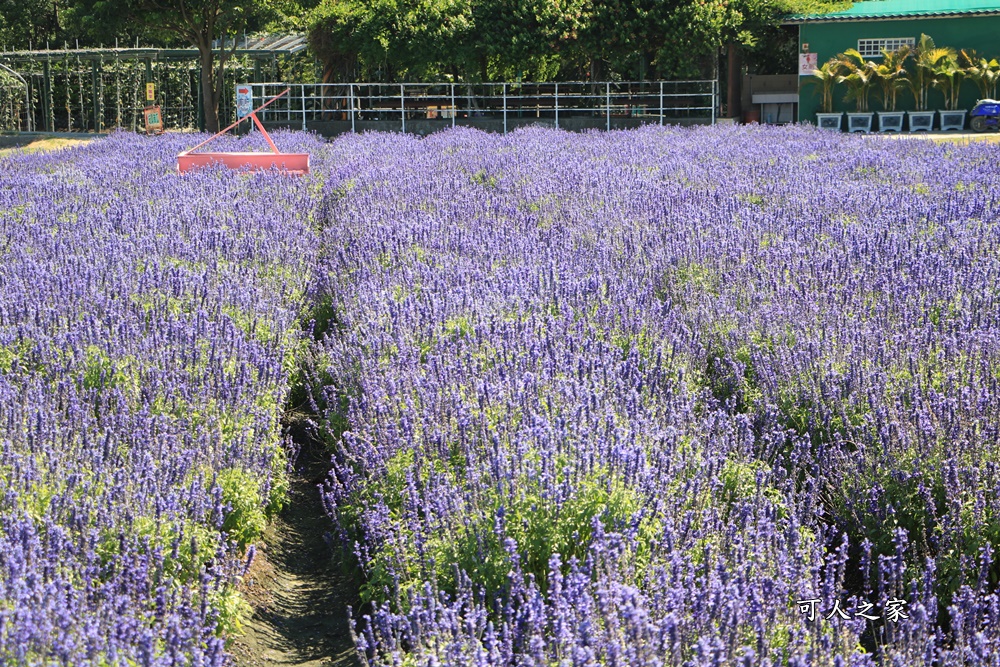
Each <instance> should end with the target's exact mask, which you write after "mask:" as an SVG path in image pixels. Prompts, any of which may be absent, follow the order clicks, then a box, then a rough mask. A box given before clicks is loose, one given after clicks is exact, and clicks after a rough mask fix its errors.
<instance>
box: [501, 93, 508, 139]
mask: <svg viewBox="0 0 1000 667" xmlns="http://www.w3.org/2000/svg"><path fill="white" fill-rule="evenodd" d="M501 85H502V86H503V133H504V134H507V84H506V83H503V84H501Z"/></svg>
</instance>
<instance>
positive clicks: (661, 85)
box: [660, 81, 663, 126]
mask: <svg viewBox="0 0 1000 667" xmlns="http://www.w3.org/2000/svg"><path fill="white" fill-rule="evenodd" d="M660 125H661V126H662V125H663V82H662V81H661V82H660Z"/></svg>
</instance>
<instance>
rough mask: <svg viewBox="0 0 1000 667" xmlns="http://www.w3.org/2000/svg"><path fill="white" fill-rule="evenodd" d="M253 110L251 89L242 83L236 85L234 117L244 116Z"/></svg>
mask: <svg viewBox="0 0 1000 667" xmlns="http://www.w3.org/2000/svg"><path fill="white" fill-rule="evenodd" d="M251 111H253V89H251V88H250V86H248V85H246V84H243V85H239V86H236V117H237V118H246V117H247V116H249V115H250V112H251Z"/></svg>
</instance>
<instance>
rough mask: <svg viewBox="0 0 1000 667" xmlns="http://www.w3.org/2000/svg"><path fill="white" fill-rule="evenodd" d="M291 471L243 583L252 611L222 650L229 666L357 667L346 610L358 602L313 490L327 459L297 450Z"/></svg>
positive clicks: (306, 449) (314, 453)
mask: <svg viewBox="0 0 1000 667" xmlns="http://www.w3.org/2000/svg"><path fill="white" fill-rule="evenodd" d="M295 468H296V469H295V473H294V475H293V476H292V478H291V480H290V482H291V485H290V486H291V488H290V493H289V503H288V506H287V507H286V508H285V509H284V510H283V511H282V512H281V513H280V514H279V515H278V516H277V517H276V518H275V519H274V520H273V521H272V522H271V525H270V526H269V527H268V529H267V532H266V533H265V534H264V540H263V543H262V544H259V545H258V547H257V553H256V556H255V557H254V561H253V563H252V565H251V567H250V570H249V572H248V573H247V575H246V576H245V577H244V579H243V584H242V587H243V596H244V598H245V599H246V600H247V601H248V602H249V603H250V605H251V607H252V608H253V610H254V612H253V616H252V617H251V618H249V619H247V620H246V621H245V622H244V625H243V635H242V636H239V637H237V638H236V639H235V640H234V642H233V645H232V646H231V647H230V651H231V652H232V653H233V655H234V658H235V660H234V663H235V665H236V666H237V667H265V666H270V665H297V666H308V667H360V665H361V661H360V659H359V657H358V654H357V652H356V651H355V649H354V644H353V642H352V640H351V635H350V629H349V625H348V618H347V606H348V605H351V606H352V607H353V608H354V609H358V608H359V605H360V601H359V600H358V599H357V589H356V586H355V584H354V582H353V581H352V579H351V577H350V575H348V574H347V573H345V571H344V568H343V567H342V566H341V564H340V563H339V562H338V560H337V558H336V557H335V556H334V553H335V551H334V550H333V549H332V548H331V547H330V545H329V543H328V542H327V538H326V535H327V534H328V532H329V530H330V528H331V524H330V519H329V518H328V517H327V516H326V515H325V514H324V512H323V506H322V502H321V500H320V496H319V491H318V489H317V484H319V483H320V482H321V481H322V480H323V479H324V478H325V476H326V472H327V471H328V469H329V458H324V457H323V455H322V454H321V453H320V452H319V451H316V450H314V449H311V448H306V447H303V450H302V452H301V453H300V454H299V456H298V460H297V461H296V466H295ZM338 553H339V551H338Z"/></svg>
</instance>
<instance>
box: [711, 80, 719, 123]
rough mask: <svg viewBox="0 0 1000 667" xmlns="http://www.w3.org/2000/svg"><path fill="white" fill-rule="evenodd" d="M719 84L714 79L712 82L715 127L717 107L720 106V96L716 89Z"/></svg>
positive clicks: (713, 121)
mask: <svg viewBox="0 0 1000 667" xmlns="http://www.w3.org/2000/svg"><path fill="white" fill-rule="evenodd" d="M717 84H718V81H716V80H714V79H713V80H712V125H715V108H716V106H718V103H719V95H718V91H717V89H716V85H717Z"/></svg>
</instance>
